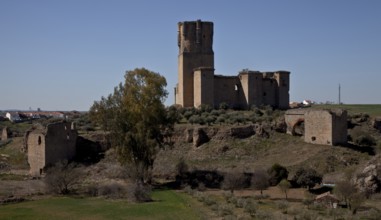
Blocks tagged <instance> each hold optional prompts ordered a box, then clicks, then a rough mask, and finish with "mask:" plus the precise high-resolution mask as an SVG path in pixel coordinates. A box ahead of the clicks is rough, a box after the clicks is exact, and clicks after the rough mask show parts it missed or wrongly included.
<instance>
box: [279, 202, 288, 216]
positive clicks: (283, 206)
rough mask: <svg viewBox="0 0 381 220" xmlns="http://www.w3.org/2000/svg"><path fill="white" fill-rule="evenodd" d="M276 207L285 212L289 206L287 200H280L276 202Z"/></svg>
mask: <svg viewBox="0 0 381 220" xmlns="http://www.w3.org/2000/svg"><path fill="white" fill-rule="evenodd" d="M277 207H278V209H280V210H282V212H283V214H287V208H288V207H289V204H288V202H287V201H285V200H282V201H278V202H277Z"/></svg>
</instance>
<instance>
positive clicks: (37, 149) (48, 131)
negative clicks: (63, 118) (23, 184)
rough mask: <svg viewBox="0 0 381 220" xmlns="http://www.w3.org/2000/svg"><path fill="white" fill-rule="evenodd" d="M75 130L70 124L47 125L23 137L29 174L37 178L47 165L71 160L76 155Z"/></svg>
mask: <svg viewBox="0 0 381 220" xmlns="http://www.w3.org/2000/svg"><path fill="white" fill-rule="evenodd" d="M77 136H78V134H77V130H76V129H75V126H74V124H71V123H70V122H59V123H54V124H49V125H48V126H47V127H46V128H35V129H32V130H30V131H28V132H27V134H26V135H25V145H26V146H25V151H26V152H27V154H28V163H29V166H30V174H31V175H32V176H39V175H41V174H42V173H43V172H44V169H45V168H46V166H48V165H53V164H55V163H56V162H58V161H60V160H71V159H73V158H74V156H75V154H76V140H77Z"/></svg>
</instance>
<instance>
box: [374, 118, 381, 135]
mask: <svg viewBox="0 0 381 220" xmlns="http://www.w3.org/2000/svg"><path fill="white" fill-rule="evenodd" d="M372 127H373V128H374V129H377V130H378V131H380V132H381V118H375V119H373V121H372Z"/></svg>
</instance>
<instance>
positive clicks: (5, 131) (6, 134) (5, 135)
mask: <svg viewBox="0 0 381 220" xmlns="http://www.w3.org/2000/svg"><path fill="white" fill-rule="evenodd" d="M10 134H11V132H10V130H9V128H8V127H5V128H3V130H2V132H1V140H3V141H6V140H8V138H10Z"/></svg>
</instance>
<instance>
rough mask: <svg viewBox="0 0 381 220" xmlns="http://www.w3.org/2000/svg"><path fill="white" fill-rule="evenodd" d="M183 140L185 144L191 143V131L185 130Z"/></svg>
mask: <svg viewBox="0 0 381 220" xmlns="http://www.w3.org/2000/svg"><path fill="white" fill-rule="evenodd" d="M184 138H185V142H187V143H192V141H193V129H189V128H188V129H186V130H185V131H184Z"/></svg>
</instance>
